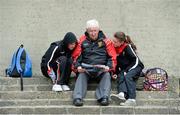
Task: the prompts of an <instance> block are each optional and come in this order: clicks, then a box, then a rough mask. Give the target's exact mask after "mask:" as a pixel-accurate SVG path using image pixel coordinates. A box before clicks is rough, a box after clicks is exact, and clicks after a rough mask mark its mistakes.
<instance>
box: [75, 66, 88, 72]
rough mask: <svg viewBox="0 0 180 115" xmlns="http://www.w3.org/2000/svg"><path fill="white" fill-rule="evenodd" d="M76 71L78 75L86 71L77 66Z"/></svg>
mask: <svg viewBox="0 0 180 115" xmlns="http://www.w3.org/2000/svg"><path fill="white" fill-rule="evenodd" d="M77 71H78V72H79V73H83V72H85V71H86V69H84V68H82V67H81V66H79V67H78V68H77Z"/></svg>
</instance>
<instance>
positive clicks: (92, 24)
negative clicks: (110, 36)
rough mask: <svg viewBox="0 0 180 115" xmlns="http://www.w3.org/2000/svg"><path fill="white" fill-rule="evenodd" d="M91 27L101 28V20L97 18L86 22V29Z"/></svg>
mask: <svg viewBox="0 0 180 115" xmlns="http://www.w3.org/2000/svg"><path fill="white" fill-rule="evenodd" d="M91 27H98V28H99V22H98V21H97V20H96V19H92V20H88V21H87V22H86V29H88V28H91Z"/></svg>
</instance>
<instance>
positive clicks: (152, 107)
mask: <svg viewBox="0 0 180 115" xmlns="http://www.w3.org/2000/svg"><path fill="white" fill-rule="evenodd" d="M109 107H111V108H112V107H113V108H138V109H144V108H148V109H159V108H164V109H168V108H178V107H174V106H152V105H150V106H144V105H143V106H139V105H137V106H120V105H109V106H101V105H83V106H81V107H76V106H74V105H66V106H64V105H63V106H59V105H57V106H55V105H46V106H6V107H1V108H0V109H2V108H16V109H18V108H44V109H45V108H109Z"/></svg>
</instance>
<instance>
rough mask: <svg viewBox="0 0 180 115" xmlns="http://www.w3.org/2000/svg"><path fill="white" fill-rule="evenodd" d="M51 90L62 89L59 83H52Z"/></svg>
mask: <svg viewBox="0 0 180 115" xmlns="http://www.w3.org/2000/svg"><path fill="white" fill-rule="evenodd" d="M52 90H53V91H63V89H62V87H61V85H58V84H54V85H53V87H52Z"/></svg>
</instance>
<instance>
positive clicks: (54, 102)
mask: <svg viewBox="0 0 180 115" xmlns="http://www.w3.org/2000/svg"><path fill="white" fill-rule="evenodd" d="M72 102H73V100H72V99H27V100H25V99H16V100H2V99H1V100H0V107H7V106H42V105H43V106H68V105H72ZM136 103H137V106H154V105H156V106H175V107H177V106H180V98H179V99H172V98H171V99H137V100H136ZM119 104H120V103H117V102H114V101H112V100H110V105H119ZM84 105H91V106H93V105H99V103H98V102H97V100H96V99H84Z"/></svg>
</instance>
